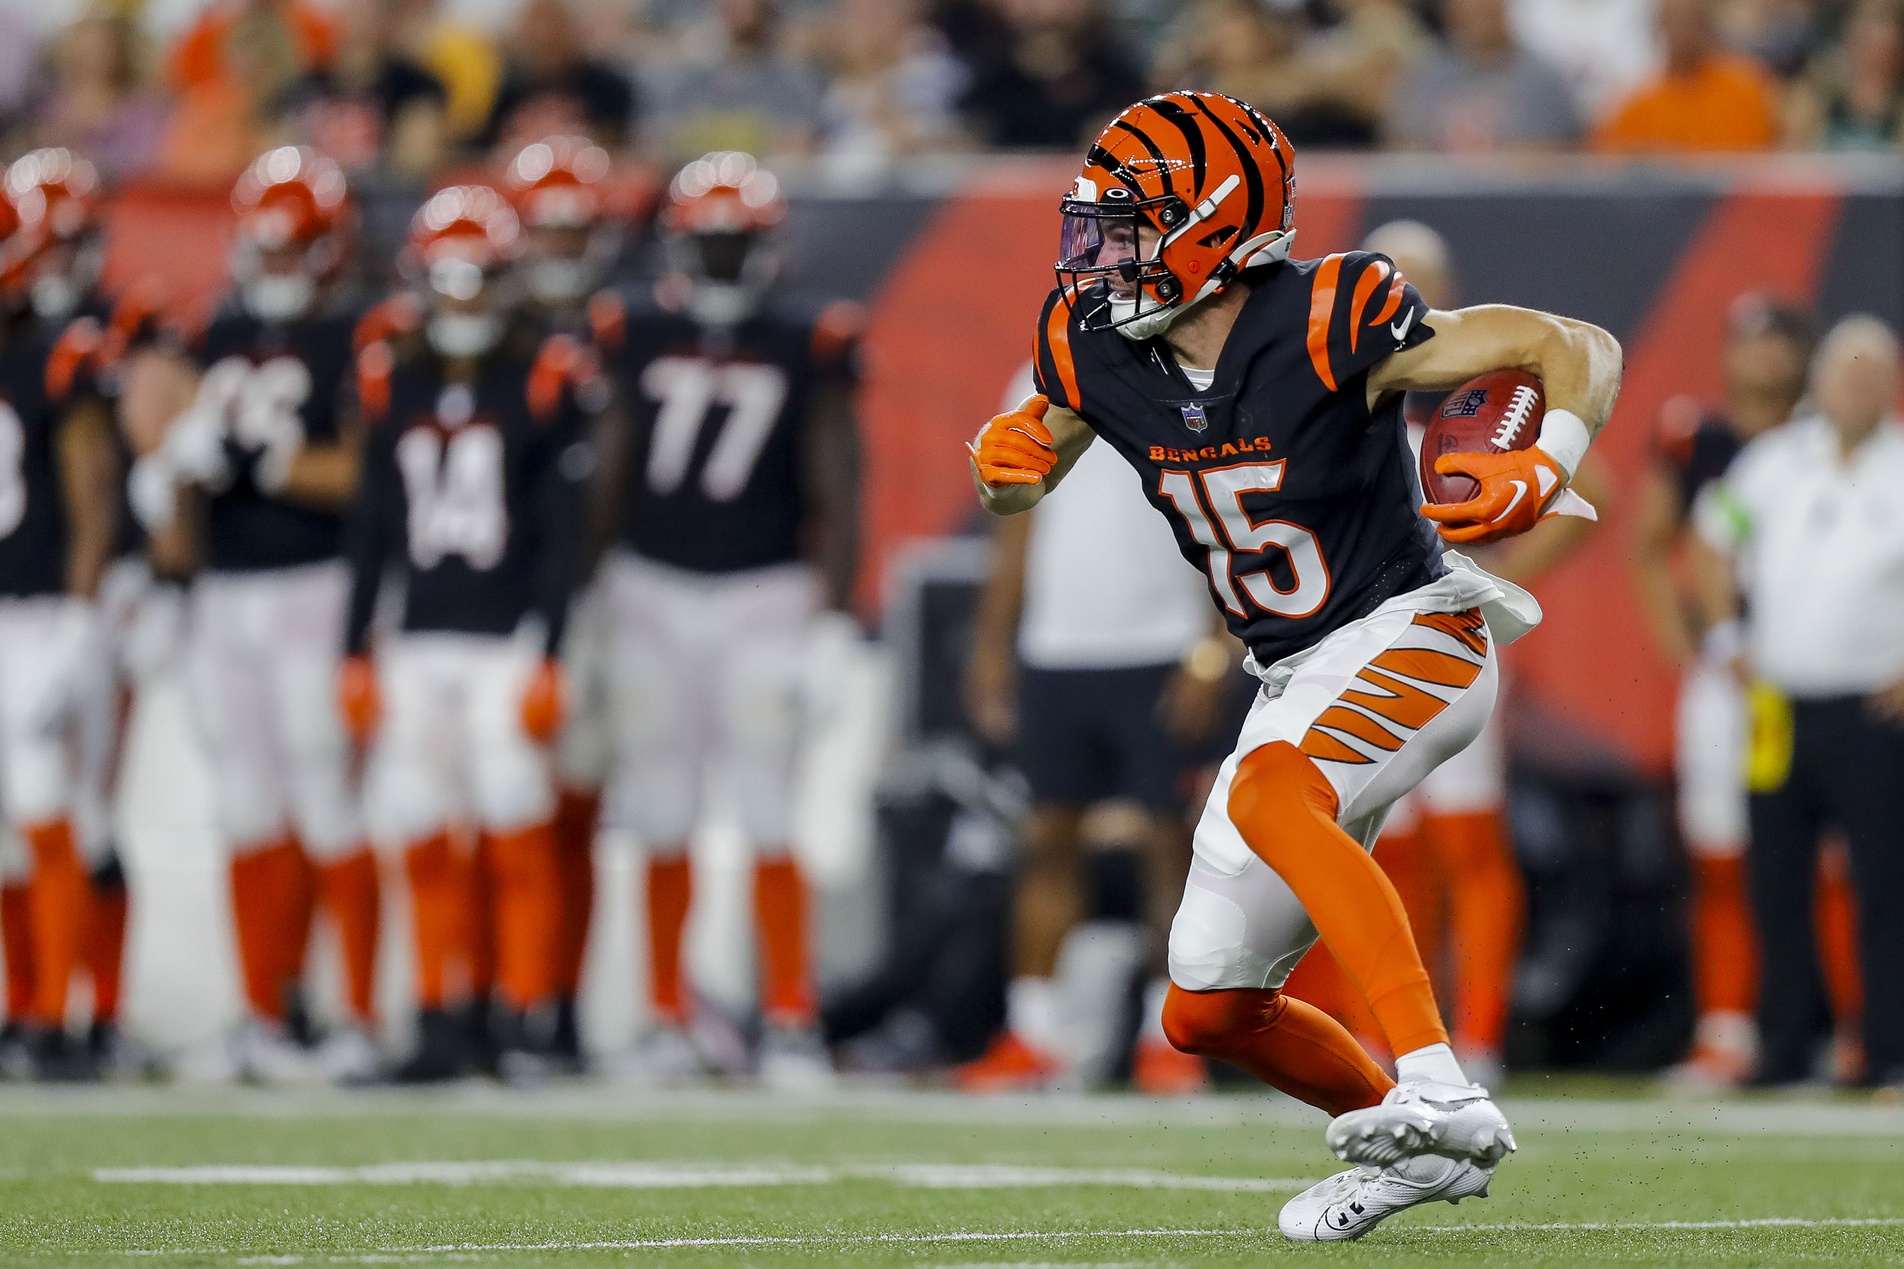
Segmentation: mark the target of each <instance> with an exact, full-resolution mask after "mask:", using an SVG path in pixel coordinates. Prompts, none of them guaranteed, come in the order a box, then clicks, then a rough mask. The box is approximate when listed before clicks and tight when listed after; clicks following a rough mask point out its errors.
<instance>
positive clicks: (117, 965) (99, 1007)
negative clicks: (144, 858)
mask: <svg viewBox="0 0 1904 1269" xmlns="http://www.w3.org/2000/svg"><path fill="white" fill-rule="evenodd" d="M92 900H93V902H92V914H91V918H90V919H89V921H88V922H87V927H86V972H87V974H88V976H89V977H90V978H91V979H92V980H93V1021H94V1022H117V1021H118V1020H119V997H120V991H121V984H122V983H123V982H124V978H125V963H126V918H127V916H128V915H129V908H130V906H131V905H130V904H129V903H128V902H127V895H126V888H125V886H124V885H123V884H119V885H112V886H107V887H105V888H103V889H101V888H99V887H95V888H94V889H93V892H92Z"/></svg>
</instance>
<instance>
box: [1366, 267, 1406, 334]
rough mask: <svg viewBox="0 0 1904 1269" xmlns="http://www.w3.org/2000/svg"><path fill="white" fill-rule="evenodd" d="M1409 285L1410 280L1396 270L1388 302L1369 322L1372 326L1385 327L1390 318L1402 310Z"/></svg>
mask: <svg viewBox="0 0 1904 1269" xmlns="http://www.w3.org/2000/svg"><path fill="white" fill-rule="evenodd" d="M1407 285H1408V279H1406V278H1404V277H1403V276H1402V271H1401V270H1400V269H1396V270H1395V280H1394V281H1393V282H1391V283H1389V285H1388V302H1387V303H1386V304H1384V305H1382V311H1381V312H1379V313H1377V314H1376V315H1375V317H1374V319H1373V320H1372V321H1370V322H1369V325H1370V326H1381V325H1383V324H1384V323H1386V322H1387V321H1388V319H1389V318H1391V317H1393V316H1395V314H1396V313H1397V312H1399V311H1400V310H1401V306H1402V296H1403V294H1404V288H1406V287H1407Z"/></svg>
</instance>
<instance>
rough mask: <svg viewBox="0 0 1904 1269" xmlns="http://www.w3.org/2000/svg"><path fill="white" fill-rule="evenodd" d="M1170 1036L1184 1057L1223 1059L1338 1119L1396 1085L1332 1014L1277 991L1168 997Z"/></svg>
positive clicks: (1179, 992) (1177, 991) (1173, 993)
mask: <svg viewBox="0 0 1904 1269" xmlns="http://www.w3.org/2000/svg"><path fill="white" fill-rule="evenodd" d="M1164 1034H1165V1035H1166V1036H1168V1037H1169V1038H1170V1043H1172V1044H1173V1045H1175V1046H1176V1047H1177V1048H1179V1049H1181V1050H1182V1051H1183V1052H1185V1053H1194V1054H1197V1055H1199V1056H1201V1057H1211V1058H1221V1059H1222V1060H1223V1061H1225V1062H1229V1063H1231V1064H1232V1065H1234V1066H1239V1067H1241V1068H1242V1069H1243V1070H1245V1071H1248V1072H1249V1073H1250V1074H1251V1075H1254V1076H1255V1077H1256V1078H1257V1079H1259V1080H1261V1081H1263V1083H1265V1084H1268V1085H1269V1086H1270V1087H1272V1088H1277V1089H1280V1090H1282V1091H1283V1092H1285V1093H1288V1094H1289V1095H1290V1096H1291V1097H1294V1098H1296V1099H1298V1100H1300V1101H1305V1102H1307V1103H1309V1104H1310V1105H1311V1106H1319V1107H1321V1108H1322V1109H1323V1110H1325V1111H1327V1112H1329V1114H1331V1115H1340V1114H1343V1113H1344V1112H1346V1111H1351V1110H1360V1109H1361V1108H1362V1107H1364V1106H1373V1105H1375V1104H1376V1103H1377V1102H1379V1101H1381V1100H1382V1098H1383V1096H1384V1095H1386V1094H1387V1092H1388V1090H1389V1089H1391V1088H1393V1087H1395V1081H1393V1080H1391V1079H1389V1078H1388V1076H1387V1075H1385V1074H1383V1073H1382V1068H1381V1067H1379V1066H1377V1065H1375V1063H1374V1062H1373V1061H1372V1060H1370V1058H1369V1055H1368V1054H1366V1053H1364V1052H1363V1051H1362V1046H1361V1045H1359V1044H1357V1043H1356V1042H1355V1037H1353V1036H1351V1035H1350V1034H1349V1033H1348V1032H1347V1031H1344V1030H1343V1029H1342V1027H1341V1025H1340V1024H1339V1023H1337V1022H1336V1021H1335V1020H1334V1019H1333V1018H1331V1017H1329V1015H1327V1014H1325V1013H1323V1012H1322V1011H1321V1010H1320V1009H1317V1008H1315V1007H1314V1006H1312V1005H1307V1004H1304V1003H1303V1002H1302V1001H1300V1000H1296V999H1293V998H1291V997H1289V996H1286V995H1284V994H1283V993H1282V992H1279V991H1275V990H1263V991H1251V990H1237V991H1185V990H1183V989H1182V988H1181V987H1178V986H1177V985H1176V984H1174V983H1173V984H1171V987H1170V993H1169V994H1168V995H1167V996H1165V997H1164Z"/></svg>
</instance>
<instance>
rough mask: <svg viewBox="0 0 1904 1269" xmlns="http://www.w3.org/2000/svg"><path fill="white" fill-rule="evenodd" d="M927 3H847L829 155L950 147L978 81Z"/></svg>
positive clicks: (831, 91)
mask: <svg viewBox="0 0 1904 1269" xmlns="http://www.w3.org/2000/svg"><path fill="white" fill-rule="evenodd" d="M921 8H922V5H921V4H920V0H840V4H839V6H838V11H837V14H836V16H835V21H834V24H833V26H834V30H833V34H832V41H831V42H832V54H833V60H834V66H833V72H834V74H833V81H832V83H831V84H830V85H829V86H828V88H827V90H826V100H825V102H824V103H823V105H822V107H821V110H822V119H821V124H822V127H823V128H824V137H823V141H822V149H823V151H824V153H825V154H826V155H827V156H828V157H830V158H834V159H841V160H846V161H849V162H850V161H854V160H865V159H872V160H875V161H878V160H887V159H891V158H894V157H896V156H899V155H904V154H916V153H920V152H922V151H931V150H935V149H941V148H943V147H944V146H945V145H946V144H948V142H950V141H951V140H952V138H953V137H954V135H955V133H956V129H957V126H958V114H957V110H956V107H957V105H958V100H959V96H960V94H962V93H963V92H964V91H965V86H966V83H967V82H968V81H969V79H970V78H971V76H970V74H969V73H968V72H967V71H966V69H965V67H964V66H963V65H962V64H961V63H960V62H959V60H958V59H957V58H956V57H954V56H953V55H952V52H951V50H950V49H949V48H948V47H947V45H946V40H945V37H944V36H942V35H940V34H939V32H938V31H936V30H935V29H933V28H932V27H930V26H927V25H926V24H925V23H924V22H923V21H922V20H921Z"/></svg>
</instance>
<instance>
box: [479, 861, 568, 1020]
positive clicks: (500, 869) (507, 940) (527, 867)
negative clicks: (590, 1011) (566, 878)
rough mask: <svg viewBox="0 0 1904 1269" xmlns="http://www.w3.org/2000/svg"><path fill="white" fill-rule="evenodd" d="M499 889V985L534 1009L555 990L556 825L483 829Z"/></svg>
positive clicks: (513, 1004)
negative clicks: (503, 830) (499, 830)
mask: <svg viewBox="0 0 1904 1269" xmlns="http://www.w3.org/2000/svg"><path fill="white" fill-rule="evenodd" d="M483 840H484V843H485V845H486V846H487V848H488V871H489V876H490V883H491V885H492V886H493V887H494V893H495V900H494V903H495V907H494V911H495V914H496V919H495V927H494V928H495V932H496V987H497V992H498V994H499V995H500V996H501V998H502V1000H503V1003H504V1004H507V1005H508V1006H509V1007H510V1008H512V1009H533V1008H534V1007H535V1006H537V1005H539V1004H543V1003H544V1002H546V1001H547V1000H548V999H549V998H550V996H551V995H552V994H553V993H554V990H555V931H556V922H557V921H558V920H560V918H561V898H560V895H559V893H558V891H557V887H556V867H555V826H554V825H553V824H537V825H534V826H532V827H530V828H525V829H522V830H521V831H519V832H514V833H485V834H483Z"/></svg>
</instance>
